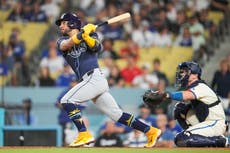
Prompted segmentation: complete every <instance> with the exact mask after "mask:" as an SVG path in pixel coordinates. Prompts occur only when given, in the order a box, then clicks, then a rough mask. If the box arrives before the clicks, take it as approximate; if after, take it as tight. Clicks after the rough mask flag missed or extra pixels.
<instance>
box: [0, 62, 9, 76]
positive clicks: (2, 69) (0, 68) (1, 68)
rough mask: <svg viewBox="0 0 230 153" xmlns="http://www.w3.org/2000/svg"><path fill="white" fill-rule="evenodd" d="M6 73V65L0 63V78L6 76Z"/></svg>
mask: <svg viewBox="0 0 230 153" xmlns="http://www.w3.org/2000/svg"><path fill="white" fill-rule="evenodd" d="M8 71H9V70H8V67H7V65H5V64H3V63H0V76H7V75H8V73H9V72H8Z"/></svg>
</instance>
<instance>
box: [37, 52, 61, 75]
mask: <svg viewBox="0 0 230 153" xmlns="http://www.w3.org/2000/svg"><path fill="white" fill-rule="evenodd" d="M40 66H41V67H48V68H49V71H50V74H51V76H53V77H54V78H56V77H57V76H58V75H59V74H60V73H61V72H62V70H63V66H64V59H63V57H61V56H58V55H57V49H55V48H50V49H49V55H48V57H44V58H42V60H41V63H40Z"/></svg>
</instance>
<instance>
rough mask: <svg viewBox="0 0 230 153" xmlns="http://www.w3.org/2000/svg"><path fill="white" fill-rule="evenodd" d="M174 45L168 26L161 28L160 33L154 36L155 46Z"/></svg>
mask: <svg viewBox="0 0 230 153" xmlns="http://www.w3.org/2000/svg"><path fill="white" fill-rule="evenodd" d="M171 45H172V40H171V35H170V34H169V33H168V28H167V26H166V25H162V26H161V27H159V29H158V32H157V33H155V34H154V37H153V46H158V47H170V46H171Z"/></svg>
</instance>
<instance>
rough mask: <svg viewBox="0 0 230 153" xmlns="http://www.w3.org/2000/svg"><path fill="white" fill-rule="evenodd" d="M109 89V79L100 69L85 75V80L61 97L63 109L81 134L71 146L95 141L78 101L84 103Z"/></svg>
mask: <svg viewBox="0 0 230 153" xmlns="http://www.w3.org/2000/svg"><path fill="white" fill-rule="evenodd" d="M106 90H108V84H107V81H106V80H105V79H104V77H103V75H102V74H101V73H100V71H99V70H98V69H95V71H94V73H93V74H91V75H90V76H86V77H84V80H83V81H82V82H80V83H78V84H77V85H76V86H74V87H73V88H72V89H70V90H69V91H68V92H67V93H66V94H65V95H64V96H63V98H62V99H61V104H62V106H63V109H64V110H65V111H66V112H67V113H68V115H69V118H70V119H71V120H72V121H73V122H74V124H75V125H76V127H77V129H78V131H79V136H78V138H77V139H76V140H75V141H74V142H73V143H71V144H70V146H81V145H84V144H88V143H90V142H93V141H94V138H93V137H92V135H91V134H90V133H89V131H87V129H86V127H85V124H84V122H83V121H82V117H81V112H80V110H79V109H78V105H76V103H82V102H85V101H88V100H90V99H93V98H95V97H96V96H98V95H99V94H101V93H103V92H105V91H106Z"/></svg>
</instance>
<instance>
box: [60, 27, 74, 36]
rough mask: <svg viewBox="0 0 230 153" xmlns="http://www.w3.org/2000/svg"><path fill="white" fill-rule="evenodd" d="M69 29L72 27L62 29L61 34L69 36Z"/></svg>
mask: <svg viewBox="0 0 230 153" xmlns="http://www.w3.org/2000/svg"><path fill="white" fill-rule="evenodd" d="M71 30H72V29H70V28H68V29H66V30H64V31H63V32H62V35H63V36H69V32H70V31H71Z"/></svg>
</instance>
